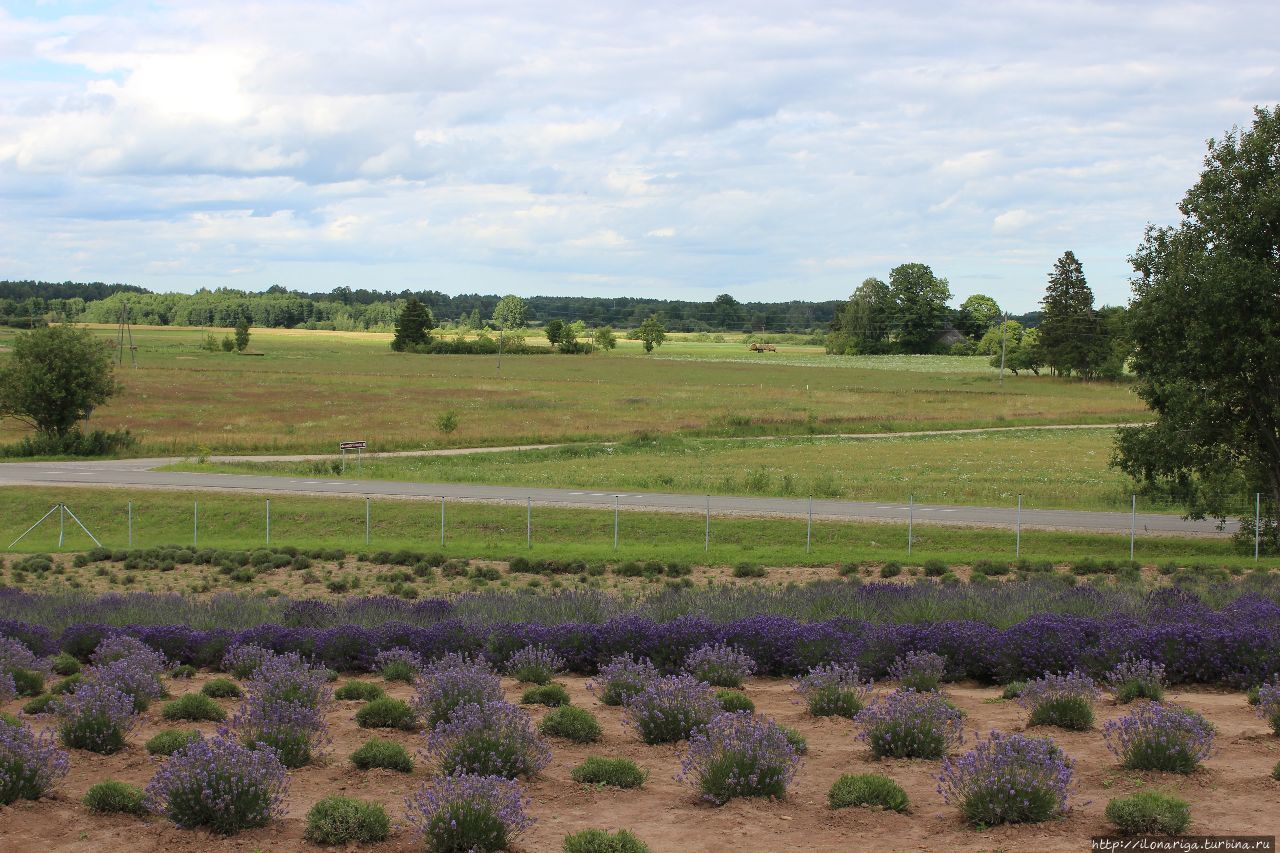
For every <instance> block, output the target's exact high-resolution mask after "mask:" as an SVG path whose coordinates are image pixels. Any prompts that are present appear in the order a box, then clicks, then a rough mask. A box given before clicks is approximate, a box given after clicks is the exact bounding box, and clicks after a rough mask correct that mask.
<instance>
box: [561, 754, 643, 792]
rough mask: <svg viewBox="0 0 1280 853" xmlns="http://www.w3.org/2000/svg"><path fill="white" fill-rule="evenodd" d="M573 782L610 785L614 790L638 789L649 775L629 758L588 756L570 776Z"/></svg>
mask: <svg viewBox="0 0 1280 853" xmlns="http://www.w3.org/2000/svg"><path fill="white" fill-rule="evenodd" d="M570 775H572V776H573V781H575V782H581V783H582V784H584V785H610V786H612V787H614V788H639V787H640V786H641V785H643V784H644V780H645V779H647V778H648V776H649V774H647V773H646V772H645V771H643V770H641V769H640V768H639V767H637V766H636V763H635V762H634V761H632V760H631V759H630V758H601V757H599V756H597V755H592V756H588V758H587V760H586V761H583V762H582V763H581V764H579V765H578V766H577V767H575V768H573V772H572V773H571V774H570Z"/></svg>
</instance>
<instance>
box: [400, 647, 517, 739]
mask: <svg viewBox="0 0 1280 853" xmlns="http://www.w3.org/2000/svg"><path fill="white" fill-rule="evenodd" d="M502 697H503V693H502V682H501V681H499V680H498V677H497V676H496V675H494V674H493V673H492V672H490V671H489V670H488V669H487V668H485V667H483V666H481V665H480V664H476V663H471V662H466V661H461V660H460V659H455V660H450V661H447V662H443V663H442V664H441V665H439V666H436V667H432V668H431V669H430V670H429V671H428V672H427V673H426V674H425V675H424V677H423V678H422V679H421V680H420V681H419V682H418V694H417V696H416V697H415V698H414V703H413V707H414V710H416V711H417V712H418V716H419V717H421V718H422V719H423V720H424V721H425V722H426V724H427V725H428V726H434V725H436V724H437V723H441V722H444V721H445V720H447V719H449V716H450V715H451V714H452V713H453V711H454V709H455V708H457V707H459V706H461V705H464V704H471V705H483V704H486V703H490V702H501V701H502Z"/></svg>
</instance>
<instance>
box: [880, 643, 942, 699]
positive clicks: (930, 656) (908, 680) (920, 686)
mask: <svg viewBox="0 0 1280 853" xmlns="http://www.w3.org/2000/svg"><path fill="white" fill-rule="evenodd" d="M946 672H947V659H946V658H944V657H943V656H942V655H940V654H935V653H934V652H907V653H906V654H905V655H903V656H902V657H899V658H894V661H893V663H892V664H891V665H890V666H889V677H890V678H893V679H897V681H898V682H899V683H900V684H901V685H902V686H903V687H907V688H910V689H912V690H918V691H920V692H922V693H923V692H924V691H926V690H937V689H938V685H939V684H940V683H941V682H942V677H943V676H944V675H945V674H946Z"/></svg>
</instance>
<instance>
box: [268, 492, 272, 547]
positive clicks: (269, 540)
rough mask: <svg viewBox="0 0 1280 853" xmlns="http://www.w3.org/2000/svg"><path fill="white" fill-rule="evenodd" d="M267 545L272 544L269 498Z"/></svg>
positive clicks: (269, 502)
mask: <svg viewBox="0 0 1280 853" xmlns="http://www.w3.org/2000/svg"><path fill="white" fill-rule="evenodd" d="M267 544H268V545H270V544H271V498H267Z"/></svg>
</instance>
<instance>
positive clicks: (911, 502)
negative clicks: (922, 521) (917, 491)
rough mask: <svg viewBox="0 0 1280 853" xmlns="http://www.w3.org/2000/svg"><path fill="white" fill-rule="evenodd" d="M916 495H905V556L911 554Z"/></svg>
mask: <svg viewBox="0 0 1280 853" xmlns="http://www.w3.org/2000/svg"><path fill="white" fill-rule="evenodd" d="M915 515H916V497H915V495H907V556H908V557H910V556H911V539H912V538H913V537H912V535H911V534H912V528H913V527H915Z"/></svg>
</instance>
